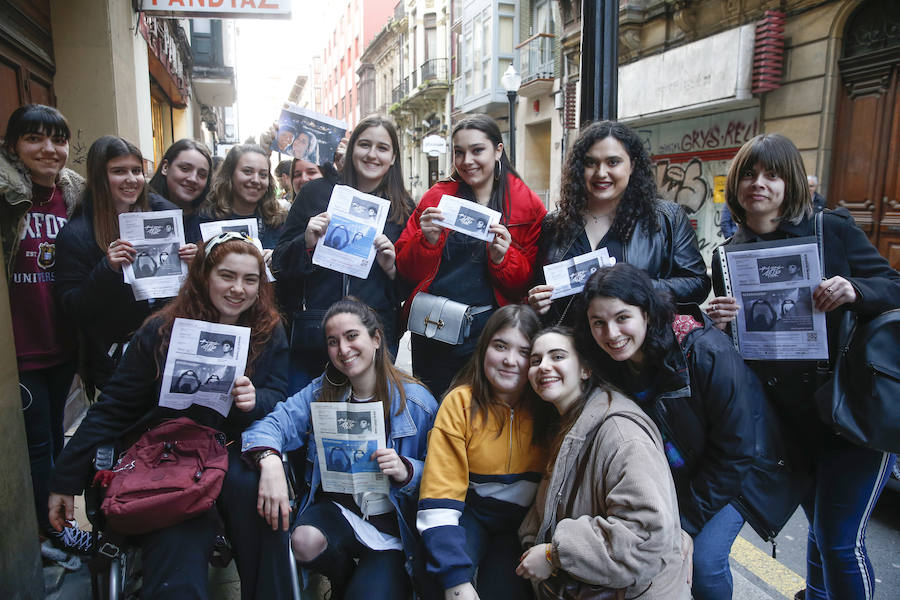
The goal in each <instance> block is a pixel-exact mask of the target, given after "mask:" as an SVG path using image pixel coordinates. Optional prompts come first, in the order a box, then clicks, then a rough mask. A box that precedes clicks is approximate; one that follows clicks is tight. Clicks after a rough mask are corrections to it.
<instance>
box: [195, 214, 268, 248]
mask: <svg viewBox="0 0 900 600" xmlns="http://www.w3.org/2000/svg"><path fill="white" fill-rule="evenodd" d="M226 231H237V232H238V233H243V234H244V235H246V236H247V237H252V238H253V239H255V240H256V239H259V224H258V223H257V222H256V219H255V218H253V217H251V218H249V219H231V220H228V221H209V222H208V223H200V237H202V238H203V241H204V242H208V241H209V239H210V238H214V237H216V236H217V235H219V234H220V233H225V232H226Z"/></svg>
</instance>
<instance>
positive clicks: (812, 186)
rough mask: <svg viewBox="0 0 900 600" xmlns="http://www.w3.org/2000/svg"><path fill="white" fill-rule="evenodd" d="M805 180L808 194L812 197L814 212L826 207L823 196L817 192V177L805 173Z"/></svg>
mask: <svg viewBox="0 0 900 600" xmlns="http://www.w3.org/2000/svg"><path fill="white" fill-rule="evenodd" d="M806 182H807V183H808V184H809V194H810V197H811V198H812V203H813V208H814V209H815V210H816V212H820V211H823V210H825V209H826V208H828V206H827V205H826V202H825V197H824V196H823V195H822V194H820V193H819V178H818V177H816V176H815V175H807V176H806Z"/></svg>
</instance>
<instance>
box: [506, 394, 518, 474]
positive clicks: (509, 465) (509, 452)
mask: <svg viewBox="0 0 900 600" xmlns="http://www.w3.org/2000/svg"><path fill="white" fill-rule="evenodd" d="M515 414H516V409H514V408H510V409H509V447H508V449H507V451H506V472H507V473H509V470H510V469H511V468H512V436H513V417H514V416H515Z"/></svg>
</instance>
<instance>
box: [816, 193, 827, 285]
mask: <svg viewBox="0 0 900 600" xmlns="http://www.w3.org/2000/svg"><path fill="white" fill-rule="evenodd" d="M824 214H825V213H824V211H821V210H820V211H819V212H817V213H816V216H815V219H816V247H817V248H818V250H819V271H820V274H821V276H822V279H825V250H824V249H823V246H822V244H823V239H824V238H825V236H824V235H823V226H822V221H824V217H823V215H824Z"/></svg>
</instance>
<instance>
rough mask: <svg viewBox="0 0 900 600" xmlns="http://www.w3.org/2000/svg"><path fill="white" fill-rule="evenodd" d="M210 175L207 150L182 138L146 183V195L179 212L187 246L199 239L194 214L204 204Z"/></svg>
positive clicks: (210, 161) (211, 164) (210, 162)
mask: <svg viewBox="0 0 900 600" xmlns="http://www.w3.org/2000/svg"><path fill="white" fill-rule="evenodd" d="M212 172H213V162H212V156H211V155H210V153H209V149H208V148H207V147H206V146H205V145H203V144H202V143H200V142H198V141H196V140H192V139H189V138H184V139H181V140H178V141H177V142H175V143H174V144H172V145H171V146H169V149H168V150H166V153H165V154H163V157H162V160H160V161H159V168H157V169H156V173H154V174H153V177H152V178H151V179H150V182H149V183H148V185H149V187H150V191H153V192H156V193H157V194H159V195H160V196H162V197H163V198H165V199H166V200H168V201H169V202H171V203H173V204H174V205H175V206H177V207H178V208H180V209H181V210H182V212H183V214H184V235H185V239H186V240H187V241H188V242H196V241H197V240H198V239H200V229H199V226H198V225H197V215H196V213H197V210H199V208H200V207H201V206H202V205H203V202H204V201H206V194H207V192H209V184H210V181H211V180H212Z"/></svg>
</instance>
